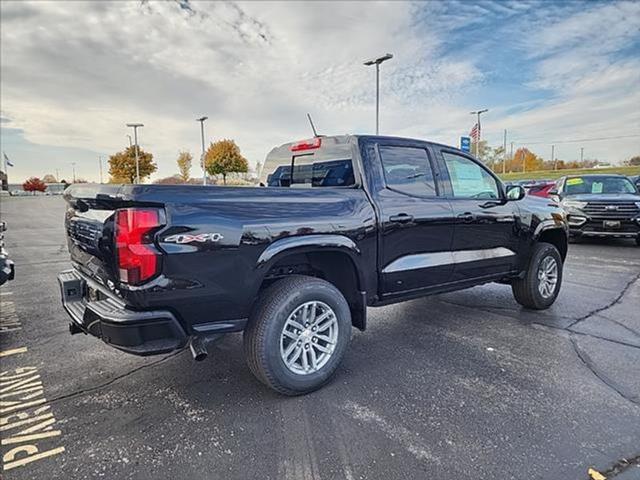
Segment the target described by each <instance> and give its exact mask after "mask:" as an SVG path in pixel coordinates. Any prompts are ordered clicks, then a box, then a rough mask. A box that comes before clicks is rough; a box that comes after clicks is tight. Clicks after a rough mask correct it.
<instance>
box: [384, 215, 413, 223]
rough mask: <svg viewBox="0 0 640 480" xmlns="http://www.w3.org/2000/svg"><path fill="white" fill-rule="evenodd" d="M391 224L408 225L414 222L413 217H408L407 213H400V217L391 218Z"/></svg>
mask: <svg viewBox="0 0 640 480" xmlns="http://www.w3.org/2000/svg"><path fill="white" fill-rule="evenodd" d="M389 221H390V222H398V223H408V222H411V221H413V215H407V214H406V213H399V214H398V215H391V216H390V217H389Z"/></svg>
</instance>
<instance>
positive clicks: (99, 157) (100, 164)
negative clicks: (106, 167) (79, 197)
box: [98, 155, 102, 183]
mask: <svg viewBox="0 0 640 480" xmlns="http://www.w3.org/2000/svg"><path fill="white" fill-rule="evenodd" d="M98 165H99V166H100V183H102V155H98Z"/></svg>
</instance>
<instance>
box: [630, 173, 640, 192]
mask: <svg viewBox="0 0 640 480" xmlns="http://www.w3.org/2000/svg"><path fill="white" fill-rule="evenodd" d="M629 178H630V179H631V181H632V182H633V184H634V185H635V186H636V188H637V189H638V191H640V175H635V176H633V177H629Z"/></svg>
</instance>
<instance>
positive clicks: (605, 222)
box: [568, 215, 640, 238]
mask: <svg viewBox="0 0 640 480" xmlns="http://www.w3.org/2000/svg"><path fill="white" fill-rule="evenodd" d="M568 222H569V233H570V234H571V235H572V236H575V237H601V238H604V237H613V238H637V237H639V236H640V218H638V219H635V218H634V219H613V220H610V219H592V218H589V217H587V216H586V215H585V216H581V215H569V216H568Z"/></svg>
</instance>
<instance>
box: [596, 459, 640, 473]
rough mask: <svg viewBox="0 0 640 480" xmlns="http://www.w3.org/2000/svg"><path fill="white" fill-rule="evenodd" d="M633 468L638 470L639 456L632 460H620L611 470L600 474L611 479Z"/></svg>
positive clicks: (639, 464) (639, 466) (639, 465)
mask: <svg viewBox="0 0 640 480" xmlns="http://www.w3.org/2000/svg"><path fill="white" fill-rule="evenodd" d="M633 467H638V468H640V454H638V455H636V456H635V457H633V458H621V459H620V460H618V461H617V462H616V463H614V464H613V465H612V466H611V468H609V469H607V470H605V471H604V472H601V473H602V475H604V476H605V477H606V478H613V477H616V476H618V475H620V474H621V473H624V472H625V471H626V470H628V469H630V468H633Z"/></svg>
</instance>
